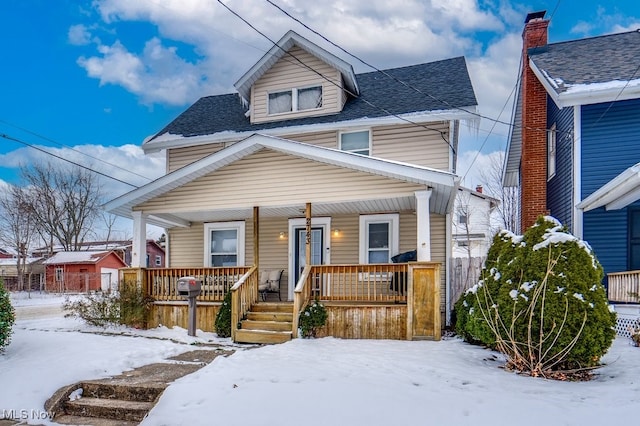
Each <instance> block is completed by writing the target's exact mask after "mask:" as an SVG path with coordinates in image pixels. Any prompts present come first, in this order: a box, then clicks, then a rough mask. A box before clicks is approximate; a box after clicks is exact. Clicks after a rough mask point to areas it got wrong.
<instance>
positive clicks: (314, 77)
mask: <svg viewBox="0 0 640 426" xmlns="http://www.w3.org/2000/svg"><path fill="white" fill-rule="evenodd" d="M288 53H289V54H287V55H285V56H283V57H282V58H281V59H280V60H279V61H278V62H276V63H275V64H274V65H273V66H272V67H271V68H270V69H269V70H268V71H267V72H266V73H265V74H264V75H263V76H262V77H261V78H260V79H259V80H258V81H256V82H255V84H254V85H253V87H252V88H251V122H252V123H262V122H265V121H276V120H288V119H291V118H297V117H308V116H313V115H324V114H329V113H334V112H338V111H340V109H341V107H342V105H341V102H342V99H341V94H340V92H341V91H342V88H341V83H342V76H341V75H340V72H338V70H337V69H335V68H333V67H331V66H330V65H329V64H327V63H325V62H323V61H321V60H320V59H318V58H316V57H315V56H313V55H311V54H309V53H307V52H306V51H304V50H302V49H300V48H299V47H297V46H294V47H292V48H291V49H289V51H288ZM291 55H293V56H295V58H297V59H299V60H300V61H301V62H303V63H304V64H305V65H306V66H305V65H302V64H300V62H298V60H297V59H294V58H292V57H291ZM307 67H309V68H307ZM319 74H321V75H319ZM323 76H324V77H326V78H327V79H330V80H331V81H333V82H335V83H336V84H333V83H331V82H329V81H327V80H326V79H325V78H323ZM312 86H322V107H321V108H318V109H313V110H305V111H294V112H290V113H283V114H272V115H269V113H268V95H269V93H273V92H279V91H283V90H288V89H293V88H305V87H312Z"/></svg>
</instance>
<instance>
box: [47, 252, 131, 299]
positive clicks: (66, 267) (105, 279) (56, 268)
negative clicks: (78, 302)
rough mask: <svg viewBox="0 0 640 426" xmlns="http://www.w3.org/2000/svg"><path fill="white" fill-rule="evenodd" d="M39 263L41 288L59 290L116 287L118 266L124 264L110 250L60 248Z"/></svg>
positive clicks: (81, 290)
mask: <svg viewBox="0 0 640 426" xmlns="http://www.w3.org/2000/svg"><path fill="white" fill-rule="evenodd" d="M43 263H44V266H45V289H46V290H47V291H52V292H60V293H65V292H80V293H82V292H84V293H86V292H90V291H96V290H102V291H108V290H114V289H117V286H118V270H119V269H120V268H124V267H126V266H127V265H126V264H125V263H124V261H123V260H122V259H121V258H120V256H118V255H117V254H116V253H115V252H114V251H62V252H59V253H56V254H54V255H53V256H51V257H50V258H48V259H47V260H45V261H44V262H43Z"/></svg>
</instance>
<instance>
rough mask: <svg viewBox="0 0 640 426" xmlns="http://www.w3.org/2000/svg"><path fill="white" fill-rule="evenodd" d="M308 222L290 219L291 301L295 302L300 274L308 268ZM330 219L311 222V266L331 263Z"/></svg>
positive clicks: (289, 293)
mask: <svg viewBox="0 0 640 426" xmlns="http://www.w3.org/2000/svg"><path fill="white" fill-rule="evenodd" d="M305 223H306V220H305V219H304V218H300V219H289V292H288V298H289V300H293V290H294V289H295V287H296V284H297V283H298V279H299V278H300V274H301V273H302V271H303V270H304V267H305V266H306V254H307V252H306V236H307V230H306V225H305ZM330 230H331V218H330V217H317V218H316V217H314V218H312V220H311V264H312V265H321V264H326V263H330V248H331V247H330V244H331V238H330Z"/></svg>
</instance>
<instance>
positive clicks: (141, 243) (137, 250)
mask: <svg viewBox="0 0 640 426" xmlns="http://www.w3.org/2000/svg"><path fill="white" fill-rule="evenodd" d="M131 214H132V216H133V247H132V248H131V267H132V268H146V267H147V216H146V215H145V214H143V213H142V212H138V211H134V212H132V213H131Z"/></svg>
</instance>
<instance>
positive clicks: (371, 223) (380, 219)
mask: <svg viewBox="0 0 640 426" xmlns="http://www.w3.org/2000/svg"><path fill="white" fill-rule="evenodd" d="M399 246H400V219H399V215H398V214H373V215H362V216H360V263H365V264H366V263H391V257H392V256H394V255H396V254H398V251H399V249H398V247H399Z"/></svg>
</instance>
